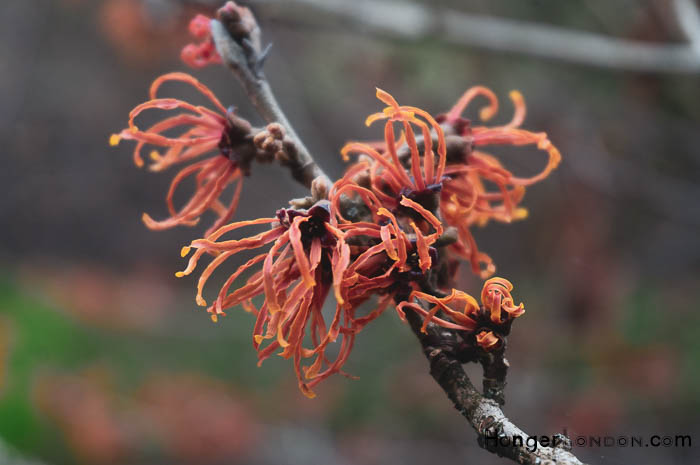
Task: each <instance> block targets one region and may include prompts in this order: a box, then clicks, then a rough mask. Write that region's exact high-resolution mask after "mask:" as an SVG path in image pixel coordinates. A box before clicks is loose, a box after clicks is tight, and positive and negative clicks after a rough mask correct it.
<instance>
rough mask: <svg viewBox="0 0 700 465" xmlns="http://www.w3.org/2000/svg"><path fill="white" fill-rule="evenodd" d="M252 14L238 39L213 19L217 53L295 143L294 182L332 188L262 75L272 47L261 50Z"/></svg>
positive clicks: (264, 113)
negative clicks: (266, 58)
mask: <svg viewBox="0 0 700 465" xmlns="http://www.w3.org/2000/svg"><path fill="white" fill-rule="evenodd" d="M227 7H229V5H227V6H226V7H224V8H222V9H221V10H220V13H219V16H220V17H221V15H222V13H221V11H223V10H224V9H225V8H227ZM229 8H230V7H229ZM246 10H247V9H246ZM248 14H249V18H243V19H244V20H246V21H251V22H252V23H248V24H245V26H250V27H251V30H245V31H243V32H242V33H240V34H239V35H236V36H234V35H235V34H234V33H233V32H232V26H231V25H228V27H226V26H224V24H223V23H222V22H221V21H219V20H216V19H213V20H212V21H211V32H212V37H213V39H214V43H215V45H216V49H217V52H218V53H219V55H220V56H221V58H222V60H223V62H224V63H225V64H226V65H227V66H228V67H229V69H231V71H232V72H233V74H234V75H235V76H236V77H237V78H238V79H239V81H240V82H241V84H242V85H243V87H244V88H245V90H246V93H247V95H248V98H249V99H250V101H251V102H252V103H253V105H254V106H255V109H256V110H257V111H258V113H259V114H260V116H262V118H263V119H264V120H265V121H266V122H267V123H278V124H280V125H281V126H282V128H283V129H284V132H285V134H286V135H287V136H289V137H290V138H291V140H293V141H294V143H295V145H296V149H295V150H290V151H289V152H288V155H290V156H289V157H288V159H287V162H286V163H285V165H286V166H288V167H289V169H290V170H291V172H292V175H293V177H294V179H295V180H297V181H299V182H300V183H302V184H303V185H304V186H306V187H307V188H309V189H310V188H311V185H312V183H313V182H314V180H315V179H317V178H319V180H318V181H317V184H318V183H320V184H324V185H326V186H328V188H330V186H331V182H330V179H329V178H328V176H327V175H326V174H325V173H324V172H323V170H322V169H321V168H320V167H319V166H318V165H317V164H316V162H315V161H314V159H313V157H312V156H311V154H310V153H309V151H308V149H307V148H306V146H305V145H304V143H303V142H302V140H301V138H300V137H299V136H298V135H297V133H296V131H295V130H294V128H293V127H292V125H291V124H290V122H289V120H288V119H287V117H286V116H285V114H284V112H283V111H282V109H281V107H280V106H279V104H278V103H277V99H276V98H275V95H274V93H273V92H272V89H271V87H270V84H269V83H268V81H267V79H266V78H265V76H264V74H263V73H262V64H263V62H264V60H265V57H266V54H267V52H268V51H269V47H268V48H267V49H265V50H262V49H261V47H260V39H259V33H260V30H259V29H258V28H257V24H256V23H255V19H254V18H253V16H252V14H250V13H249V12H248ZM222 20H223V19H222ZM224 21H225V20H224ZM239 22H240V23H243V20H239ZM235 26H238V24H237V23H236V24H234V25H233V27H235ZM239 29H240V28H239ZM234 32H235V30H234Z"/></svg>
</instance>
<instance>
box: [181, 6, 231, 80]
mask: <svg viewBox="0 0 700 465" xmlns="http://www.w3.org/2000/svg"><path fill="white" fill-rule="evenodd" d="M210 22H211V18H208V17H206V16H204V15H197V16H195V17H194V18H192V20H191V21H190V26H189V30H190V34H191V35H192V36H193V37H194V38H195V39H199V40H200V42H199V43H197V44H187V45H185V47H184V48H183V49H182V52H180V59H181V60H182V61H183V63H185V64H186V65H187V66H190V67H192V68H204V67H205V66H207V65H212V64H221V57H220V56H219V53H218V52H217V51H216V46H215V45H214V40H213V39H212V37H211V26H210Z"/></svg>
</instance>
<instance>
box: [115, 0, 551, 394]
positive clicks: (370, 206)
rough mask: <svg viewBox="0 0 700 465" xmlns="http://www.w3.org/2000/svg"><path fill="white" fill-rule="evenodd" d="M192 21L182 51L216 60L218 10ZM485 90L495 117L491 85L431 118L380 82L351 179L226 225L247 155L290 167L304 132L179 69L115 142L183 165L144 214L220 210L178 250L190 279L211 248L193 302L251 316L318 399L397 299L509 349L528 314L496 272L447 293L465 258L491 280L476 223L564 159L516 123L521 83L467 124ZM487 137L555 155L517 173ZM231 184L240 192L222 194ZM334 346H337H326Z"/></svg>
mask: <svg viewBox="0 0 700 465" xmlns="http://www.w3.org/2000/svg"><path fill="white" fill-rule="evenodd" d="M219 19H220V20H221V21H222V22H224V23H226V21H229V22H231V24H229V25H228V26H227V28H228V30H229V32H230V33H231V34H233V35H236V34H237V35H240V36H241V37H236V38H237V40H240V42H241V43H248V42H246V40H248V39H246V38H247V37H250V36H251V34H253V33H254V32H256V31H257V32H259V30H258V29H257V25H256V24H255V22H254V19H253V18H252V14H250V12H249V11H248V10H247V9H244V8H241V7H238V6H237V5H235V4H233V3H231V2H229V3H228V4H227V5H226V6H225V7H224V8H222V10H220V15H219ZM190 29H191V31H192V33H193V34H194V35H195V36H196V37H198V38H200V39H202V42H201V43H200V44H196V45H192V44H191V45H188V46H187V47H186V48H185V49H184V50H183V56H182V58H183V61H185V63H187V64H190V65H192V66H195V67H201V66H204V65H206V64H209V63H217V62H220V60H221V58H220V57H219V55H218V54H217V53H216V50H215V48H214V44H213V42H212V38H211V30H210V22H209V19H208V18H206V17H203V16H198V17H196V18H195V19H194V20H193V21H192V23H191V25H190ZM257 32H256V33H257ZM256 63H257V62H256ZM168 81H180V82H184V83H187V84H189V85H191V86H193V87H194V88H195V89H197V90H198V91H199V92H200V93H201V94H202V95H204V96H205V97H206V98H207V99H208V100H209V101H210V102H211V103H212V104H213V107H214V109H210V108H206V107H203V106H198V105H193V104H190V103H187V102H184V101H182V100H177V99H172V98H161V97H158V95H157V94H158V91H159V89H160V87H161V85H162V84H163V83H165V82H168ZM477 96H484V97H486V98H487V99H488V100H489V105H488V106H487V107H485V108H484V109H482V111H481V119H482V120H488V119H490V118H491V117H493V116H494V115H495V114H496V112H497V110H498V100H497V98H496V96H495V95H494V94H493V92H491V91H490V90H488V89H486V88H484V87H474V88H472V89H469V90H468V91H467V92H466V93H465V94H464V95H463V96H462V97H461V98H460V99H459V101H458V102H457V104H456V105H455V106H454V107H453V108H452V109H451V110H450V111H448V112H447V113H446V114H443V115H439V116H437V117H433V116H431V115H430V114H429V113H428V112H426V111H425V110H422V109H420V108H416V107H412V106H405V105H399V103H398V102H397V101H396V100H395V99H394V98H393V97H392V96H391V95H390V94H389V93H387V92H385V91H382V90H379V89H377V98H378V99H379V100H380V101H381V102H383V103H384V104H385V105H386V107H385V108H384V109H383V110H382V111H380V112H378V113H374V114H371V115H370V116H369V117H368V118H367V120H366V124H367V125H368V126H369V125H372V124H373V123H376V122H378V121H383V123H384V131H383V133H384V134H383V135H384V137H383V140H381V141H374V142H349V143H348V144H346V145H345V147H343V149H342V150H341V155H342V157H343V158H344V159H345V160H346V161H347V160H349V159H350V157H351V155H352V156H353V157H354V161H353V163H352V164H351V165H350V166H349V167H348V169H347V171H346V172H345V174H344V176H343V177H342V178H340V179H339V180H337V181H336V182H335V183H334V184H333V185H332V186H331V187H330V188H325V187H324V189H314V187H313V185H314V184H312V194H313V196H312V197H309V198H308V199H307V201H306V202H305V203H304V202H301V203H299V202H296V203H293V205H294V206H292V207H290V208H281V209H279V210H277V212H276V214H275V215H270V216H269V217H265V218H260V219H256V220H246V221H237V222H233V223H229V221H230V220H231V218H232V217H233V214H234V211H235V209H236V205H237V203H238V199H239V195H240V192H241V186H242V184H241V180H242V176H244V175H247V174H249V171H250V164H251V163H252V161H253V160H258V161H270V160H271V159H276V160H278V161H280V162H282V163H284V162H285V160H286V161H289V156H288V155H289V153H293V151H294V150H295V142H294V141H293V140H291V139H289V138H285V136H284V131H283V130H282V128H281V127H280V126H279V125H275V124H271V125H268V127H267V128H266V129H265V130H257V129H255V128H252V127H251V125H250V124H249V123H248V122H247V121H245V120H243V119H242V118H240V117H239V116H237V115H236V114H235V113H234V112H233V110H227V109H226V108H225V107H224V106H223V105H222V104H221V103H220V102H219V100H218V99H217V98H216V97H215V96H214V95H213V93H212V92H211V91H210V90H209V89H208V88H207V87H205V86H204V85H202V84H201V83H199V82H198V81H197V80H196V79H195V78H193V77H191V76H189V75H186V74H182V73H171V74H167V75H165V76H162V77H160V78H158V79H157V80H156V81H155V82H154V83H153V85H152V86H151V90H150V100H148V101H147V102H145V103H142V104H140V105H138V106H137V107H136V108H134V109H133V110H132V111H131V113H130V115H129V122H128V127H127V128H126V129H124V130H122V131H121V132H120V133H119V134H115V135H113V136H112V138H111V139H110V143H111V144H112V145H116V144H117V143H119V141H120V140H122V139H128V140H135V141H136V142H137V143H136V147H135V149H134V161H135V163H136V164H137V165H138V166H142V165H143V159H142V157H141V152H142V150H143V148H144V147H145V146H147V145H149V146H155V147H161V148H162V150H163V152H162V153H161V152H158V151H156V150H153V151H152V152H151V153H150V158H151V160H152V164H151V165H150V169H151V170H153V171H161V170H163V169H166V168H168V167H170V166H173V165H184V167H183V168H181V171H180V172H179V173H178V174H177V175H176V176H175V178H174V179H173V181H172V183H171V186H170V189H169V191H168V194H167V198H166V200H167V206H168V210H169V213H170V216H169V217H168V218H166V219H164V220H162V221H155V220H153V219H152V218H151V217H150V216H148V215H147V214H144V217H143V219H144V221H145V223H146V225H147V226H148V227H149V228H152V229H165V228H170V227H173V226H176V225H194V224H196V223H197V222H198V221H199V220H200V218H201V216H202V215H203V214H204V213H205V211H207V210H212V211H213V212H214V213H215V214H216V216H217V219H216V220H215V222H214V224H213V225H212V226H211V227H210V228H209V229H208V230H207V231H206V233H205V234H204V236H203V237H202V238H199V239H196V240H194V241H192V242H191V243H190V244H189V245H187V246H185V247H183V248H182V257H183V258H184V257H189V262H188V264H187V266H186V268H185V269H184V270H183V271H179V272H177V273H176V276H178V277H184V276H187V275H191V274H192V273H194V271H195V270H196V269H197V267H198V266H199V265H200V262H201V261H203V259H205V258H207V257H209V258H210V261H209V262H208V263H207V264H206V265H205V266H204V268H203V269H202V271H201V273H200V276H199V280H198V283H197V295H196V302H197V304H198V305H200V306H203V307H207V311H208V313H209V314H210V316H211V318H212V320H214V321H218V319H219V317H221V316H224V315H226V311H228V310H229V309H232V308H234V307H239V306H240V307H242V308H243V309H245V310H246V311H248V312H249V313H251V314H253V315H254V316H255V324H254V327H253V331H252V343H253V346H254V348H255V350H256V351H257V355H258V360H259V363H261V362H262V361H264V360H265V359H267V358H268V357H269V356H270V355H272V354H273V353H279V355H281V356H282V357H284V358H287V359H292V360H293V365H294V369H295V372H296V376H297V380H298V384H299V388H300V390H301V391H302V392H303V393H304V394H305V395H307V396H309V397H313V396H314V393H313V388H314V387H315V386H316V385H317V384H318V383H320V382H321V381H323V380H324V379H326V378H328V377H329V376H331V375H332V374H335V373H341V374H346V373H345V372H344V371H343V366H344V364H345V362H346V361H347V359H348V357H349V355H350V352H351V350H352V347H353V344H354V342H355V338H356V336H357V334H358V333H359V332H360V331H361V330H362V329H363V328H365V327H366V326H367V325H368V324H369V323H370V322H372V321H373V320H375V319H376V318H377V317H379V316H380V315H381V314H382V313H383V312H384V311H385V310H386V309H387V308H388V307H389V306H390V305H392V304H393V305H394V306H395V307H396V310H397V313H398V315H399V317H401V318H402V319H404V317H405V312H406V311H413V312H416V313H417V314H418V315H420V316H422V317H423V330H425V329H426V328H427V326H428V325H429V324H435V325H439V326H443V327H445V328H450V329H453V330H457V331H462V332H463V333H464V336H465V339H466V340H468V341H471V342H472V346H473V347H474V348H475V349H476V350H481V351H492V350H496V349H497V348H499V347H501V346H502V344H503V340H504V337H505V336H507V334H508V333H509V331H510V326H511V323H512V321H513V319H514V318H516V317H518V316H520V315H521V314H522V313H523V312H524V308H523V305H522V304H520V305H515V303H514V301H513V297H512V296H511V294H510V292H511V290H512V288H513V287H512V285H511V283H510V282H508V281H507V280H505V279H502V278H492V279H489V280H488V281H486V283H485V285H484V287H483V291H482V294H481V305H479V304H478V303H477V301H476V300H475V299H474V298H473V297H471V296H470V295H468V294H466V293H464V292H462V291H459V290H456V289H452V290H451V291H449V292H445V290H446V289H451V288H452V286H453V283H452V281H453V279H452V278H453V276H454V271H455V270H456V266H457V265H458V259H466V260H468V261H469V263H470V267H471V269H472V271H473V272H474V273H475V274H477V275H478V276H480V277H482V278H487V277H489V276H490V275H491V274H493V272H494V270H495V267H494V264H493V262H492V260H491V258H490V257H489V256H488V255H487V254H485V253H483V252H481V251H479V249H478V248H477V245H476V241H475V240H474V237H473V235H472V228H473V227H475V226H479V227H480V226H485V225H486V224H488V223H489V222H490V221H492V220H493V221H499V222H510V221H512V220H516V219H522V218H524V217H525V216H526V210H525V209H524V208H522V207H520V206H519V204H520V203H521V202H522V199H523V196H524V194H525V188H526V187H528V186H530V185H532V184H534V183H536V182H538V181H540V180H542V179H544V178H545V177H547V176H548V175H549V173H550V172H551V171H552V170H553V169H554V168H556V166H557V164H558V163H559V161H560V158H561V157H560V154H559V151H558V150H557V149H556V148H555V147H554V146H553V145H552V143H551V142H550V141H549V139H548V138H547V135H546V134H545V133H534V132H530V131H526V130H524V129H521V128H520V126H521V125H522V123H523V120H524V118H525V104H524V101H523V98H522V96H521V95H520V94H519V93H518V92H516V91H514V92H512V93H511V95H510V96H511V99H512V101H513V104H514V106H515V114H514V116H513V118H512V120H511V121H510V122H509V123H507V124H505V125H502V126H495V127H483V126H472V124H471V122H470V121H469V120H467V119H465V118H463V117H462V116H461V115H462V113H463V111H464V110H465V108H466V107H467V106H468V104H469V103H470V102H471V101H472V100H473V99H474V98H475V97H477ZM150 109H159V110H167V111H172V110H177V111H178V112H179V113H178V114H176V115H174V116H170V117H167V118H165V119H163V120H162V121H160V122H158V123H156V124H154V125H152V126H151V127H149V128H148V129H146V130H142V129H139V128H138V126H137V125H136V123H135V119H136V117H137V116H139V115H140V114H141V113H142V112H144V111H145V110H150ZM397 128H398V131H397ZM174 132H175V133H176V134H174V135H173V133H174ZM166 134H167V135H166ZM494 145H511V146H524V145H535V146H536V147H537V148H538V149H540V150H543V151H545V152H546V153H547V155H548V162H547V164H546V167H545V168H544V169H543V170H542V171H541V172H540V173H539V174H538V175H535V176H533V177H530V178H521V177H517V176H515V175H513V173H511V172H510V171H509V170H507V169H506V168H505V167H504V166H503V165H502V164H501V163H500V162H499V161H498V159H497V158H495V157H494V156H492V155H489V154H487V153H484V152H482V151H481V147H483V146H494ZM205 155H210V156H208V157H205ZM191 176H192V177H194V180H195V184H196V185H195V190H194V192H193V193H192V195H191V196H190V199H189V201H188V202H187V203H186V204H185V205H184V206H183V207H181V208H179V209H178V208H175V206H174V204H173V195H174V193H175V191H176V189H177V188H178V186H179V185H180V183H181V182H182V181H183V180H184V179H186V178H188V177H191ZM230 185H234V186H235V187H233V188H232V189H227V188H228V187H229V186H230ZM324 186H325V184H324ZM492 186H495V189H490V188H491V187H492ZM231 190H232V191H233V192H232V197H231V200H230V201H229V202H223V201H222V200H221V198H222V196H224V193H225V192H229V191H231ZM227 223H228V224H227ZM251 228H252V229H253V230H254V232H251V233H249V234H248V235H247V236H246V237H243V238H233V237H231V235H234V237H235V235H237V234H240V232H241V230H248V229H251ZM261 228H263V229H262V230H261ZM251 252H252V258H249V259H248V260H247V261H246V262H245V263H243V264H242V265H240V266H238V267H237V268H236V269H235V270H234V271H233V272H232V273H230V274H229V275H228V278H227V279H226V280H225V282H224V283H223V285H222V286H221V288H220V289H219V291H218V293H217V295H216V297H215V298H214V299H213V300H211V301H210V302H211V303H207V300H206V299H205V297H204V294H205V285H206V284H207V282H208V281H209V279H210V277H211V276H212V274H213V273H214V272H215V271H221V270H223V269H224V268H225V267H226V266H231V265H230V264H229V263H227V262H228V260H229V259H230V258H234V257H235V258H239V257H240V255H241V254H243V253H251ZM232 261H233V260H232ZM331 295H332V299H329V296H331ZM375 298H376V307H375V309H374V310H372V311H370V312H364V311H363V310H362V308H363V306H364V304H366V303H368V302H370V301H372V300H374V299H375ZM332 300H334V301H335V302H334V307H335V310H334V311H330V309H329V310H328V311H327V312H325V314H324V306H325V304H326V302H329V303H331V305H333V303H332V302H331V301H332ZM338 341H339V344H338V346H339V347H338V349H337V350H329V348H330V347H331V345H332V344H333V343H337V342H338ZM346 375H347V374H346Z"/></svg>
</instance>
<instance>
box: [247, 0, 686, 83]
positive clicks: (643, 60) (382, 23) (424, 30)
mask: <svg viewBox="0 0 700 465" xmlns="http://www.w3.org/2000/svg"><path fill="white" fill-rule="evenodd" d="M690 2H691V0H681V2H680V3H688V4H690ZM256 3H258V4H263V5H264V4H272V3H274V4H279V5H286V6H287V8H286V9H285V10H284V11H285V13H286V14H288V15H290V16H292V15H296V17H297V18H298V19H299V20H302V21H303V20H306V19H307V18H308V16H309V15H308V11H300V10H299V9H298V6H299V5H305V6H307V7H309V8H312V9H314V10H316V11H317V12H321V13H327V14H330V15H333V16H334V17H338V18H342V19H343V20H345V21H347V22H349V23H350V24H352V25H354V26H355V27H358V28H361V29H362V30H363V31H368V32H373V33H376V34H379V35H383V36H387V37H392V38H399V39H403V40H422V39H425V38H428V37H435V38H438V39H442V40H443V41H445V42H447V43H450V44H454V45H458V46H467V47H476V48H481V49H485V50H492V51H497V52H510V53H521V54H524V55H530V56H535V57H539V58H545V59H553V60H559V61H564V62H570V63H578V64H582V65H588V66H596V67H602V68H609V69H617V70H629V71H640V72H657V73H697V72H700V55H698V53H697V45H689V44H659V43H650V42H642V41H637V40H629V39H623V38H616V37H610V36H605V35H601V34H593V33H589V32H581V31H573V30H570V29H566V28H562V27H556V26H549V25H545V24H534V23H527V22H524V21H517V20H510V19H502V18H494V17H489V16H483V15H476V14H468V13H463V12H461V11H457V10H451V9H437V8H434V7H430V6H424V5H419V4H415V3H410V2H399V1H394V0H371V1H369V0H354V1H352V2H348V1H346V0H285V1H280V0H257V1H256ZM690 6H691V7H693V5H692V4H691V5H690ZM688 22H689V23H691V24H694V21H688ZM684 29H685V28H684ZM690 30H695V26H694V25H693V26H691V27H690ZM686 33H687V31H686ZM694 34H695V33H693V37H695V35H694ZM693 43H694V44H695V43H696V42H695V39H693Z"/></svg>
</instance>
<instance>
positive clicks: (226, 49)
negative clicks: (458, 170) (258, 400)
mask: <svg viewBox="0 0 700 465" xmlns="http://www.w3.org/2000/svg"><path fill="white" fill-rule="evenodd" d="M217 17H218V19H215V20H212V23H211V31H212V36H213V39H214V42H215V44H216V48H217V51H218V53H219V55H220V56H221V57H222V60H223V62H224V63H225V64H226V65H227V66H228V67H229V68H230V69H231V71H232V72H233V73H234V75H235V76H236V77H237V78H238V79H239V80H240V81H241V83H242V84H243V86H244V88H245V90H246V92H247V95H248V98H249V99H250V101H251V102H252V104H253V105H254V107H255V108H256V110H257V111H258V113H259V114H260V115H261V117H262V118H263V119H264V120H265V121H266V122H267V123H268V124H273V125H275V124H277V125H279V126H281V127H282V128H283V130H284V132H285V135H286V136H289V138H290V139H291V141H290V144H291V147H286V148H285V154H286V158H284V160H282V161H283V164H285V165H287V166H288V167H289V169H290V172H291V174H292V176H293V177H294V179H295V180H297V181H298V182H300V183H302V184H303V185H305V186H306V187H307V188H310V189H311V190H312V194H314V195H313V197H317V196H318V195H317V193H322V192H324V191H325V192H327V190H328V188H329V187H330V185H331V182H330V180H329V178H328V176H326V174H325V173H324V172H323V170H322V169H321V168H320V167H319V166H318V164H317V163H316V162H315V160H314V158H313V157H312V155H311V153H310V152H309V151H308V150H307V149H306V147H305V145H304V144H303V142H302V141H301V139H300V138H299V136H298V135H297V134H296V132H295V131H294V129H293V127H292V125H291V124H290V122H289V121H288V119H287V118H286V116H285V114H284V112H283V111H282V109H281V108H280V106H279V104H278V103H277V100H276V98H275V96H274V94H273V92H272V89H271V87H270V85H269V83H268V81H267V80H266V78H265V76H264V74H263V72H262V65H263V62H264V59H265V56H266V54H267V51H268V49H269V47H268V48H267V49H263V48H262V46H261V42H260V29H259V28H258V25H257V23H256V21H255V18H254V17H253V15H252V14H251V13H250V12H249V10H247V9H245V8H240V7H238V6H236V5H235V4H234V3H233V2H229V3H227V4H226V6H224V7H223V8H221V9H220V10H219V12H218V15H217ZM452 143H453V144H456V145H459V144H460V143H463V142H454V141H452ZM449 146H450V144H448V147H449ZM449 151H450V150H449V148H448V152H449ZM314 190H316V191H318V192H317V193H314ZM453 235H454V230H453V228H448V229H447V230H446V231H445V234H443V237H441V239H440V243H438V244H437V245H438V247H440V246H445V245H449V244H450V243H451V242H453V241H454V238H453V237H452V236H453ZM428 281H431V279H430V278H429V279H428ZM425 287H426V288H425V289H424V290H425V291H426V292H430V293H432V294H433V295H436V296H440V295H441V293H440V291H438V290H437V289H435V288H434V287H432V286H430V285H428V284H426V286H425ZM406 317H407V319H408V321H409V323H410V326H411V328H412V330H413V332H414V333H415V335H416V337H417V338H418V340H419V342H420V344H421V346H422V349H423V353H424V354H425V356H426V358H427V359H428V361H429V363H430V374H431V375H432V377H433V378H434V379H435V381H436V382H437V383H438V385H439V386H440V387H441V388H442V389H443V391H444V392H445V394H446V395H447V397H448V398H449V399H450V400H451V401H452V403H453V404H454V406H455V408H456V409H457V410H458V411H459V412H460V413H461V414H462V415H463V416H464V418H465V419H466V420H467V421H468V422H469V424H470V425H471V426H472V427H473V428H474V430H475V431H476V433H477V440H478V443H479V445H480V446H481V447H483V448H485V449H486V450H488V451H490V452H492V453H495V454H498V455H499V456H503V457H508V458H510V459H512V460H514V461H516V462H517V463H520V464H546V463H553V464H570V465H580V464H582V462H581V461H580V460H578V459H577V458H576V457H575V456H574V455H573V454H572V453H571V451H570V450H571V443H570V441H569V440H568V439H567V438H565V437H563V436H562V437H561V442H560V443H559V444H557V445H556V446H554V447H545V446H541V447H538V448H537V450H536V451H530V450H528V449H527V448H526V447H525V446H524V445H523V444H518V443H513V442H512V438H513V437H516V436H517V437H522V438H523V439H525V438H527V437H528V436H527V434H525V433H524V432H523V431H522V430H521V429H520V428H519V427H518V426H516V425H515V424H514V423H513V422H511V421H510V420H509V419H508V418H507V417H506V416H505V414H504V413H503V411H502V410H501V408H500V405H503V404H504V403H505V396H504V389H505V385H506V374H507V369H508V362H507V360H506V359H505V355H504V352H505V344H504V345H503V346H502V347H500V348H499V349H498V350H495V351H493V352H489V353H486V352H483V351H481V352H479V351H475V350H465V344H464V341H463V339H462V337H461V335H460V333H459V332H458V331H454V330H449V329H445V328H442V327H439V326H437V325H435V324H433V323H430V324H428V325H427V331H426V332H422V331H421V327H422V325H423V321H422V318H421V317H420V316H419V315H418V314H417V313H415V312H414V311H410V310H409V311H407V312H406ZM467 362H478V363H480V364H481V365H482V367H483V370H484V371H483V373H484V379H483V394H482V393H480V392H479V391H478V390H477V389H476V388H475V387H474V385H473V384H472V382H471V380H470V379H469V377H468V376H467V374H466V373H465V371H464V369H463V368H462V364H463V363H467Z"/></svg>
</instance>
